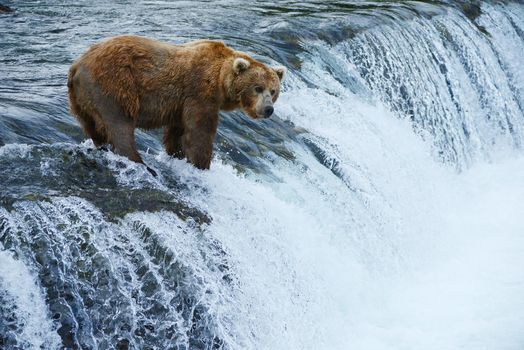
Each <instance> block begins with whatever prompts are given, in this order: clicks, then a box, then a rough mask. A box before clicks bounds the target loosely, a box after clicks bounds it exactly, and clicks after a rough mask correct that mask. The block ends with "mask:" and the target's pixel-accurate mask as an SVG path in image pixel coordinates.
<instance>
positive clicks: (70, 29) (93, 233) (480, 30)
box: [0, 0, 524, 350]
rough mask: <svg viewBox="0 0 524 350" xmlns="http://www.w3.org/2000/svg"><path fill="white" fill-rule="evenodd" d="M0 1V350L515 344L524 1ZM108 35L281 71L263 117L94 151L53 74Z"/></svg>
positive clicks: (523, 212) (521, 314) (519, 336)
mask: <svg viewBox="0 0 524 350" xmlns="http://www.w3.org/2000/svg"><path fill="white" fill-rule="evenodd" d="M5 4H6V5H9V6H10V7H12V8H14V9H15V12H14V13H10V14H0V348H2V349H63V348H67V349H127V348H130V349H180V350H182V349H355V350H375V349H377V350H378V349H384V350H386V349H387V350H391V349H399V350H400V349H413V350H419V349H424V350H430V349H435V350H437V349H438V350H441V349H449V350H451V349H471V350H476V349H500V350H506V349H507V350H509V349H512V350H513V349H515V350H517V349H519V350H520V349H523V348H524V298H523V295H524V269H523V267H524V254H522V253H523V251H524V204H523V203H524V150H523V149H524V65H523V63H524V62H523V57H524V4H522V2H517V1H497V2H480V3H475V4H473V5H472V4H471V2H465V1H464V2H460V1H449V2H447V1H405V2H403V1H356V0H354V1H332V2H324V1H302V2H298V1H274V2H268V1H256V2H246V1H236V0H235V1H175V2H170V1H115V2H102V1H100V2H97V1H77V2H69V1H59V0H57V1H7V2H6V3H5ZM118 34H137V35H144V36H149V37H153V38H156V39H159V40H165V41H169V42H174V43H182V42H185V41H188V40H193V39H197V38H211V39H219V40H224V41H225V42H226V43H227V44H228V45H230V46H232V47H234V48H236V49H239V50H243V51H247V52H248V53H250V54H251V55H253V56H254V57H256V58H258V59H260V60H262V61H264V62H266V63H268V64H275V65H276V64H280V65H284V66H286V67H287V68H288V75H287V76H286V79H285V81H284V85H283V92H282V94H281V97H280V99H279V100H278V102H277V103H276V105H275V115H274V116H273V117H272V118H271V119H269V120H263V121H253V120H250V119H248V118H247V117H246V116H244V115H243V114H242V113H240V112H233V113H224V114H222V115H221V122H220V126H219V130H218V135H217V139H216V142H215V157H214V159H213V162H212V164H211V170H209V171H199V170H197V169H195V168H194V167H192V166H191V165H189V164H187V163H186V162H185V161H181V160H175V159H171V158H170V157H168V156H167V155H166V154H165V153H164V151H163V148H162V145H161V142H160V140H161V135H160V132H159V131H153V132H144V131H137V142H138V145H139V149H140V152H141V154H142V156H143V157H144V159H145V161H146V162H147V163H148V164H149V165H150V166H151V167H153V168H154V169H156V170H157V172H158V173H159V176H158V177H156V178H155V177H152V176H151V175H150V174H149V173H148V172H147V170H146V169H145V168H144V167H143V166H141V165H137V164H134V163H132V162H130V161H128V160H127V159H125V158H122V157H118V156H116V155H114V154H112V153H111V152H104V151H101V150H97V149H96V148H95V147H94V146H93V144H92V142H91V141H88V140H86V139H85V136H84V134H83V133H82V130H81V129H80V127H79V125H78V123H77V122H76V120H75V119H74V118H73V117H72V116H71V115H70V114H69V112H68V105H67V88H66V79H67V71H68V68H69V66H70V64H71V63H72V62H73V61H74V60H75V59H76V58H77V57H78V56H79V55H80V54H81V53H82V52H84V51H85V50H86V48H87V47H88V46H89V45H91V44H93V43H95V42H97V41H100V40H102V39H103V38H106V37H109V36H113V35H118Z"/></svg>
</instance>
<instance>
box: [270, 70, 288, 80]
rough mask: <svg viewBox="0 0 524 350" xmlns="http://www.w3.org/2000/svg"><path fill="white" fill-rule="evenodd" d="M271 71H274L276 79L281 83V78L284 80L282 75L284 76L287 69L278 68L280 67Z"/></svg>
mask: <svg viewBox="0 0 524 350" xmlns="http://www.w3.org/2000/svg"><path fill="white" fill-rule="evenodd" d="M273 70H274V71H275V73H277V75H278V79H280V81H282V78H284V74H286V72H287V68H286V67H283V66H280V67H274V68H273Z"/></svg>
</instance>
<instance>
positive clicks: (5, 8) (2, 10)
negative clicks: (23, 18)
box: [0, 4, 15, 13]
mask: <svg viewBox="0 0 524 350" xmlns="http://www.w3.org/2000/svg"><path fill="white" fill-rule="evenodd" d="M14 11H15V10H13V9H12V8H10V7H9V6H6V5H2V4H0V13H11V12H14Z"/></svg>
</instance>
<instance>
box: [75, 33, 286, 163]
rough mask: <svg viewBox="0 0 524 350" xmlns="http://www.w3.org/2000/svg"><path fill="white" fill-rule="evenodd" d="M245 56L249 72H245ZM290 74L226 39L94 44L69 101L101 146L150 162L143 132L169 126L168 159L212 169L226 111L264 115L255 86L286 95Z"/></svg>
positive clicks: (125, 39)
mask: <svg viewBox="0 0 524 350" xmlns="http://www.w3.org/2000/svg"><path fill="white" fill-rule="evenodd" d="M238 58H241V59H242V60H240V61H241V62H242V63H246V62H247V63H248V64H247V67H244V66H245V64H243V65H240V66H242V67H238V65H237V61H238ZM235 60H237V61H235ZM283 74H284V70H283V68H276V69H274V68H269V67H267V66H266V65H264V64H262V63H260V62H258V61H256V60H254V59H252V58H251V57H249V56H248V55H246V54H245V53H242V52H239V51H234V50H233V49H231V48H229V47H227V46H226V45H224V43H222V42H218V41H209V40H202V41H196V42H191V43H187V44H183V45H172V44H167V43H163V42H159V41H155V40H151V39H148V38H143V37H136V36H120V37H114V38H111V39H109V40H107V41H104V42H102V43H99V44H96V45H93V46H92V47H91V48H90V49H89V50H88V51H87V52H86V53H85V54H84V55H82V56H81V57H80V58H79V59H78V60H77V61H76V62H75V63H73V65H72V66H71V69H70V71H69V77H68V91H69V104H70V110H71V113H72V114H74V115H75V116H76V117H77V119H78V120H79V122H80V123H81V125H82V127H83V129H84V131H85V132H86V134H87V135H89V136H90V137H91V138H92V139H93V142H94V144H95V145H96V146H101V145H103V144H106V143H110V144H112V145H113V147H114V151H115V152H116V153H118V154H121V155H124V156H127V157H129V158H130V159H131V160H133V161H135V162H139V163H142V162H143V161H142V158H141V157H140V155H139V153H138V152H137V150H136V145H135V138H134V130H135V128H136V127H138V128H143V129H152V128H160V127H164V130H165V133H164V146H165V149H166V152H167V153H168V154H170V155H173V156H175V157H178V158H184V157H186V158H187V160H188V161H189V162H191V163H192V164H194V165H195V166H196V167H198V168H201V169H208V168H209V166H210V162H211V158H212V149H213V140H214V137H215V134H216V129H217V125H218V112H219V111H220V110H226V111H227V110H233V109H236V108H242V109H243V110H244V111H245V112H246V113H247V114H249V115H250V116H252V117H254V118H256V117H257V108H258V107H257V106H259V105H260V100H261V98H262V97H257V96H255V95H254V94H253V93H252V86H253V85H254V84H263V85H264V86H267V87H268V91H269V89H273V90H275V89H276V90H278V91H279V89H280V79H281V78H282V76H283ZM266 95H267V94H266ZM277 98H278V93H276V94H275V95H274V96H273V97H272V102H274V101H276V99H277ZM266 99H267V96H266Z"/></svg>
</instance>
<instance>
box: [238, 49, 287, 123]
mask: <svg viewBox="0 0 524 350" xmlns="http://www.w3.org/2000/svg"><path fill="white" fill-rule="evenodd" d="M231 68H232V69H233V77H232V79H231V81H230V84H231V85H230V91H231V92H232V93H233V94H234V96H235V98H234V99H235V100H236V102H237V103H238V107H240V108H241V109H242V110H243V111H244V112H245V113H246V114H247V115H249V116H250V117H251V118H253V119H259V118H269V117H270V116H271V115H272V114H273V103H275V101H276V100H277V99H278V95H279V94H280V82H281V81H282V78H283V77H284V74H285V73H286V68H284V67H274V68H271V67H268V66H266V65H265V64H263V63H261V62H258V61H256V60H254V59H252V58H250V57H249V56H245V57H236V58H235V59H234V60H233V63H232V67H231Z"/></svg>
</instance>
